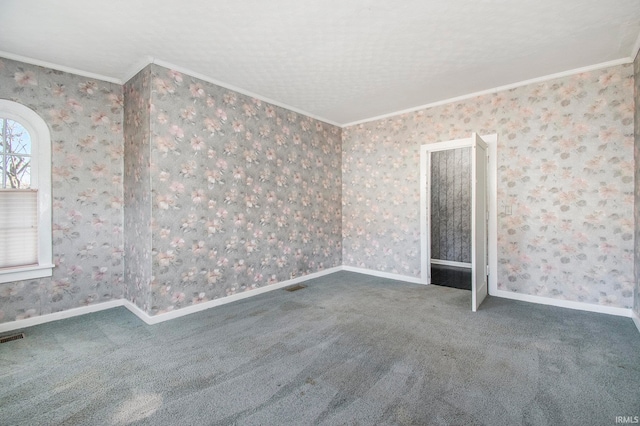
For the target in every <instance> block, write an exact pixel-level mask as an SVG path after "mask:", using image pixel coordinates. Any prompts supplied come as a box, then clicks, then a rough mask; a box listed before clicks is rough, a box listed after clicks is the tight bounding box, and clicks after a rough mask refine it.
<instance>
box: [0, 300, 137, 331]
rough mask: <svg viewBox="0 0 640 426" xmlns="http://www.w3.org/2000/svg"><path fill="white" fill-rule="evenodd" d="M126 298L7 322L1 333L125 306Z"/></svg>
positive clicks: (3, 324)
mask: <svg viewBox="0 0 640 426" xmlns="http://www.w3.org/2000/svg"><path fill="white" fill-rule="evenodd" d="M124 304H125V300H123V299H116V300H110V301H108V302H103V303H96V304H95V305H87V306H81V307H79V308H72V309H67V310H66V311H60V312H54V313H52V314H45V315H40V316H37V317H32V318H25V319H21V320H16V321H11V322H5V323H2V324H0V333H4V332H7V331H13V330H19V329H23V328H27V327H33V326H34V325H39V324H44V323H47V322H52V321H58V320H61V319H65V318H72V317H77V316H80V315H86V314H90V313H92V312H98V311H104V310H107V309H111V308H116V307H118V306H124Z"/></svg>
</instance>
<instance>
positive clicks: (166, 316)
mask: <svg viewBox="0 0 640 426" xmlns="http://www.w3.org/2000/svg"><path fill="white" fill-rule="evenodd" d="M341 270H342V266H336V267H333V268H329V269H325V270H322V271H318V272H314V273H311V274H308V275H303V276H301V277H296V278H292V279H290V280H286V281H281V282H279V283H277V284H271V285H267V286H265V287H260V288H256V289H254V290H249V291H245V292H243V293H238V294H234V295H233V296H227V297H223V298H220V299H215V300H211V301H208V302H204V303H199V304H197V305H191V306H187V307H186V308H182V309H178V310H175V311H171V312H166V313H163V314H159V315H153V316H152V315H149V314H147V313H146V312H144V311H143V310H142V309H140V308H139V307H138V306H136V305H135V304H134V303H132V302H130V301H129V300H125V299H115V300H110V301H108V302H103V303H96V304H94V305H88V306H82V307H79V308H72V309H68V310H66V311H61V312H55V313H52V314H46V315H40V316H37V317H33V318H26V319H22V320H16V321H11V322H6V323H2V324H0V333H4V332H7V331H13V330H18V329H22V328H27V327H32V326H34V325H39V324H44V323H47V322H51V321H57V320H61V319H65V318H71V317H77V316H80V315H86V314H90V313H92V312H98V311H104V310H106V309H111V308H115V307H118V306H124V307H125V308H127V309H128V310H129V311H131V312H132V313H133V314H134V315H136V316H137V317H138V318H139V319H141V320H142V321H144V322H145V323H146V324H148V325H153V324H158V323H161V322H164V321H168V320H171V319H174V318H179V317H182V316H185V315H189V314H193V313H196V312H200V311H204V310H206V309H209V308H213V307H215V306H220V305H225V304H227V303H231V302H235V301H236V300H241V299H246V298H247V297H251V296H257V295H258V294H261V293H266V292H269V291H273V290H278V289H280V288H283V287H287V286H290V285H293V284H297V283H300V282H303V281H308V280H312V279H314V278H319V277H322V276H324V275H329V274H333V273H334V272H339V271H341Z"/></svg>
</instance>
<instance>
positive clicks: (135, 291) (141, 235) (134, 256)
mask: <svg viewBox="0 0 640 426" xmlns="http://www.w3.org/2000/svg"><path fill="white" fill-rule="evenodd" d="M150 79H151V77H150V72H149V69H148V68H145V70H144V71H143V72H140V73H138V74H137V75H136V76H134V77H133V78H132V79H131V80H129V81H128V82H127V84H125V86H124V179H123V193H124V212H123V216H124V247H125V248H124V254H125V255H124V284H125V287H124V289H125V298H126V299H127V300H129V301H131V302H133V303H134V304H136V305H137V306H138V307H139V308H140V309H142V310H144V311H146V310H147V309H148V307H149V306H150V305H151V287H150V285H151V280H152V275H153V271H152V270H151V157H150V156H151V139H150V134H151V117H150V111H149V104H150V102H151V82H150Z"/></svg>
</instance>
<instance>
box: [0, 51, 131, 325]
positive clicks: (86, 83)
mask: <svg viewBox="0 0 640 426" xmlns="http://www.w3.org/2000/svg"><path fill="white" fill-rule="evenodd" d="M0 98H3V99H10V100H13V101H15V102H19V103H21V104H24V105H26V106H28V107H29V108H31V109H33V110H34V111H35V112H37V113H38V114H40V116H41V117H42V118H43V119H44V120H45V121H46V122H47V124H48V125H49V129H50V130H51V139H52V195H53V257H54V263H55V264H56V267H55V269H54V270H53V276H52V277H51V278H45V279H39V280H33V281H20V282H14V283H4V284H0V322H6V321H14V320H17V319H23V318H28V317H32V316H37V315H43V314H48V313H52V312H57V311H62V310H66V309H71V308H76V307H79V306H84V305H89V304H92V303H98V302H104V301H108V300H111V299H118V298H121V297H122V296H123V290H122V203H123V199H122V149H123V147H122V123H121V121H122V103H123V96H122V88H121V87H120V86H119V85H117V84H111V83H106V82H103V81H97V80H93V79H90V78H85V77H80V76H77V75H73V74H68V73H64V72H60V71H54V70H51V69H47V68H42V67H38V66H34V65H28V64H24V63H21V62H16V61H13V60H9V59H4V58H0Z"/></svg>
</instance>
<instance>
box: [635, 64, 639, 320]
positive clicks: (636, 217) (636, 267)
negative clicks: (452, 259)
mask: <svg viewBox="0 0 640 426" xmlns="http://www.w3.org/2000/svg"><path fill="white" fill-rule="evenodd" d="M633 70H634V76H635V78H634V81H635V85H634V100H635V116H634V119H635V132H634V159H635V208H634V210H633V212H634V223H635V239H634V241H635V262H634V263H635V296H634V305H633V310H634V311H635V313H636V315H638V316H640V53H639V54H638V55H636V59H635V61H634V62H633Z"/></svg>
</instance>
